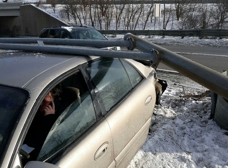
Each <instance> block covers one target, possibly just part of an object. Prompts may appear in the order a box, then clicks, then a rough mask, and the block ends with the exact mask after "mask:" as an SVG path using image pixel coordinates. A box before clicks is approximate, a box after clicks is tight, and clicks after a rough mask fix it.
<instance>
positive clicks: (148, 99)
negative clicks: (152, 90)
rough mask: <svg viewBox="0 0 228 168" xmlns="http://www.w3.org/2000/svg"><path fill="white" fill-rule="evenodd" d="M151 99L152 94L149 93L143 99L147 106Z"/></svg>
mask: <svg viewBox="0 0 228 168" xmlns="http://www.w3.org/2000/svg"><path fill="white" fill-rule="evenodd" d="M151 100H152V96H151V95H149V96H148V97H147V98H146V100H145V106H147V105H148V104H149V103H150V102H151Z"/></svg>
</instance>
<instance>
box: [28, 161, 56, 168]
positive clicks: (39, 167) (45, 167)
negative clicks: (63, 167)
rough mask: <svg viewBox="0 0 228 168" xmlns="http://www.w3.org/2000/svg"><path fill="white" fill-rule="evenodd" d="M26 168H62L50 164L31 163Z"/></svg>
mask: <svg viewBox="0 0 228 168" xmlns="http://www.w3.org/2000/svg"><path fill="white" fill-rule="evenodd" d="M25 168H60V167H58V166H56V165H53V164H50V163H45V162H39V161H30V162H28V163H27V164H26V165H25Z"/></svg>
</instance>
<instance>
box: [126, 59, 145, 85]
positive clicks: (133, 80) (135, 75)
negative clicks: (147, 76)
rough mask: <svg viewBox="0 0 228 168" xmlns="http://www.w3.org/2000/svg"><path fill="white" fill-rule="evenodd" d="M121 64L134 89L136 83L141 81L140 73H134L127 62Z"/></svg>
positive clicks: (134, 70)
mask: <svg viewBox="0 0 228 168" xmlns="http://www.w3.org/2000/svg"><path fill="white" fill-rule="evenodd" d="M122 63H123V65H124V67H125V69H126V71H127V73H128V76H129V78H130V80H131V83H132V85H133V87H135V86H136V85H137V84H138V83H140V82H141V81H142V80H143V77H142V75H140V73H139V72H138V71H136V69H135V68H133V67H132V66H131V65H130V64H129V63H128V62H126V61H124V60H123V61H122Z"/></svg>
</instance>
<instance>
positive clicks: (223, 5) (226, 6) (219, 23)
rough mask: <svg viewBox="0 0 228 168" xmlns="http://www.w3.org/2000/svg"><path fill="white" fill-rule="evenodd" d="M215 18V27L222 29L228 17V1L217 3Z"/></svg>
mask: <svg viewBox="0 0 228 168" xmlns="http://www.w3.org/2000/svg"><path fill="white" fill-rule="evenodd" d="M213 18H214V19H215V22H216V23H215V28H217V29H222V28H223V25H224V23H225V20H226V19H227V18H228V1H227V0H222V1H220V2H218V3H217V4H216V9H215V12H214V15H213Z"/></svg>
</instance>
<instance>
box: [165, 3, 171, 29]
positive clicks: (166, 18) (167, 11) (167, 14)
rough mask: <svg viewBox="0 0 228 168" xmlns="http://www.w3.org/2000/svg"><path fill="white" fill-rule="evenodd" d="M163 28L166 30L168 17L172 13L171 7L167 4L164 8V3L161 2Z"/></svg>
mask: <svg viewBox="0 0 228 168" xmlns="http://www.w3.org/2000/svg"><path fill="white" fill-rule="evenodd" d="M163 7H164V9H163V29H164V30H166V27H167V24H168V23H169V20H170V17H171V15H172V8H171V5H169V8H166V5H165V3H164V4H163Z"/></svg>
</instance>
